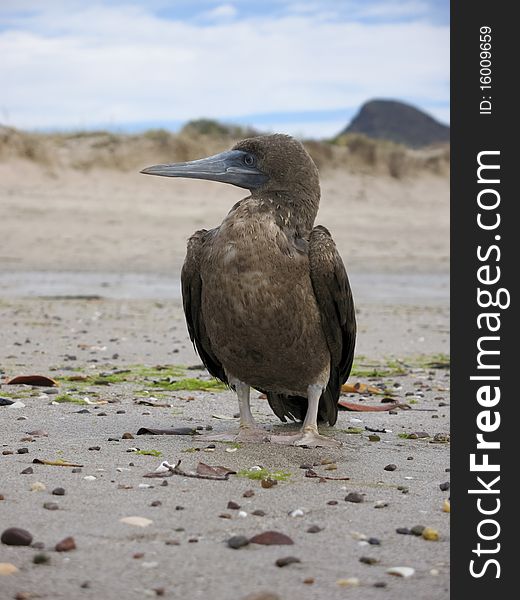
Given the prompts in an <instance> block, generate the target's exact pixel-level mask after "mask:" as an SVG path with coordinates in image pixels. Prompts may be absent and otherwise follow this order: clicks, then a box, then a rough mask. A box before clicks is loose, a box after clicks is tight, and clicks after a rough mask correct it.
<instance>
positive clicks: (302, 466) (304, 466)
mask: <svg viewBox="0 0 520 600" xmlns="http://www.w3.org/2000/svg"><path fill="white" fill-rule="evenodd" d="M313 466H314V465H311V464H310V463H303V464H302V465H300V469H305V470H306V471H308V470H309V469H312V467H313Z"/></svg>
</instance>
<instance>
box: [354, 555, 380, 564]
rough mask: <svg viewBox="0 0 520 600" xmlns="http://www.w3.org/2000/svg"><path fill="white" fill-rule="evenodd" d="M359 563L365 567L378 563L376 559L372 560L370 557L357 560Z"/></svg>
mask: <svg viewBox="0 0 520 600" xmlns="http://www.w3.org/2000/svg"><path fill="white" fill-rule="evenodd" d="M359 562H361V563H363V564H365V565H376V564H377V563H378V562H379V561H378V560H377V558H373V557H372V556H362V557H361V558H360V559H359Z"/></svg>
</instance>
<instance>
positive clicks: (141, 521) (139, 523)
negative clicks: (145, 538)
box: [119, 517, 153, 527]
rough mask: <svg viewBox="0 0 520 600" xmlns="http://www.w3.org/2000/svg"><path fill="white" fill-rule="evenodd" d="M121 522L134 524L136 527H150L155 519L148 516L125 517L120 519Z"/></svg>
mask: <svg viewBox="0 0 520 600" xmlns="http://www.w3.org/2000/svg"><path fill="white" fill-rule="evenodd" d="M119 521H120V523H126V524H127V525H133V526H134V527H148V525H151V524H152V523H153V521H152V520H151V519H147V518H146V517H123V518H122V519H119Z"/></svg>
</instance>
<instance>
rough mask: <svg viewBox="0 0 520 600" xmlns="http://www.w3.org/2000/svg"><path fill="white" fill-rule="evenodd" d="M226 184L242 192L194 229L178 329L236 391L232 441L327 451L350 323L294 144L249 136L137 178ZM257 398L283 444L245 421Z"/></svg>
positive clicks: (349, 356)
mask: <svg viewBox="0 0 520 600" xmlns="http://www.w3.org/2000/svg"><path fill="white" fill-rule="evenodd" d="M141 172H142V173H145V174H150V175H162V176H166V177H189V178H195V179H209V180H212V181H220V182H223V183H230V184H232V185H235V186H238V187H241V188H245V189H248V190H249V191H250V195H249V196H247V197H246V198H244V199H243V200H241V201H240V202H238V203H237V204H235V206H233V208H232V209H231V211H230V212H229V213H228V215H227V216H226V217H225V219H224V220H223V222H222V224H221V225H219V226H218V227H216V228H215V229H210V230H205V229H202V230H200V231H197V232H195V233H194V234H193V235H192V236H191V238H190V239H189V241H188V251H187V255H186V260H185V262H184V266H183V268H182V276H181V280H182V296H183V305H184V312H185V315H186V321H187V325H188V331H189V334H190V337H191V340H192V342H193V343H194V345H195V347H196V349H197V351H198V353H199V355H200V357H201V359H202V361H203V362H204V364H205V366H206V368H207V369H208V371H209V372H210V373H211V374H212V375H213V376H214V377H216V378H218V379H220V380H221V381H223V382H225V383H226V384H228V385H229V386H230V387H231V388H232V389H233V390H234V391H235V392H236V394H237V396H238V403H239V408H240V428H239V432H238V434H237V435H236V436H234V437H233V438H232V439H235V440H239V441H273V442H279V443H287V444H294V445H298V446H307V447H316V446H337V445H340V444H339V442H337V441H335V440H334V439H332V438H329V437H325V436H322V435H320V434H319V433H318V427H317V422H318V420H321V421H327V422H328V423H329V425H334V424H335V422H336V419H337V415H338V398H339V395H340V391H341V385H342V384H343V383H344V382H345V381H346V380H347V377H348V376H349V373H350V369H351V367H352V360H353V356H354V344H355V338H356V319H355V312H354V302H353V299H352V293H351V289H350V284H349V280H348V277H347V273H346V270H345V266H344V265H343V262H342V260H341V257H340V255H339V253H338V251H337V249H336V246H335V244H334V241H333V240H332V237H331V235H330V233H329V232H328V231H327V229H325V227H322V226H319V225H318V226H314V220H315V218H316V214H317V212H318V206H319V201H320V185H319V177H318V169H317V168H316V165H315V164H314V162H313V161H312V159H311V157H310V156H309V154H308V153H307V151H306V150H305V148H304V147H303V145H302V144H300V142H298V141H296V140H295V139H293V138H291V137H289V136H287V135H281V134H275V135H266V136H258V137H254V138H250V139H246V140H242V141H241V142H239V143H237V144H236V145H235V146H234V147H233V148H232V149H231V150H229V151H226V152H222V153H221V154H217V155H215V156H210V157H208V158H203V159H200V160H194V161H191V162H183V163H174V164H164V165H155V166H153V167H148V168H146V169H144V170H143V171H141ZM251 387H253V388H255V389H257V390H259V391H262V392H264V393H265V394H266V395H267V399H268V401H269V404H270V406H271V408H272V410H273V411H274V413H275V414H276V416H277V417H279V418H280V419H281V420H282V421H286V420H287V418H289V419H291V420H298V421H303V424H302V427H301V430H300V431H299V432H298V433H297V434H293V435H276V436H275V435H272V434H269V433H268V432H266V430H264V429H262V428H261V427H260V426H259V425H258V424H257V423H256V422H255V420H254V419H253V416H252V414H251V409H250V399H249V395H250V388H251Z"/></svg>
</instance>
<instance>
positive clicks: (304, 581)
mask: <svg viewBox="0 0 520 600" xmlns="http://www.w3.org/2000/svg"><path fill="white" fill-rule="evenodd" d="M303 583H305V584H306V585H312V584H313V583H314V577H306V578H305V579H304V580H303Z"/></svg>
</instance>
